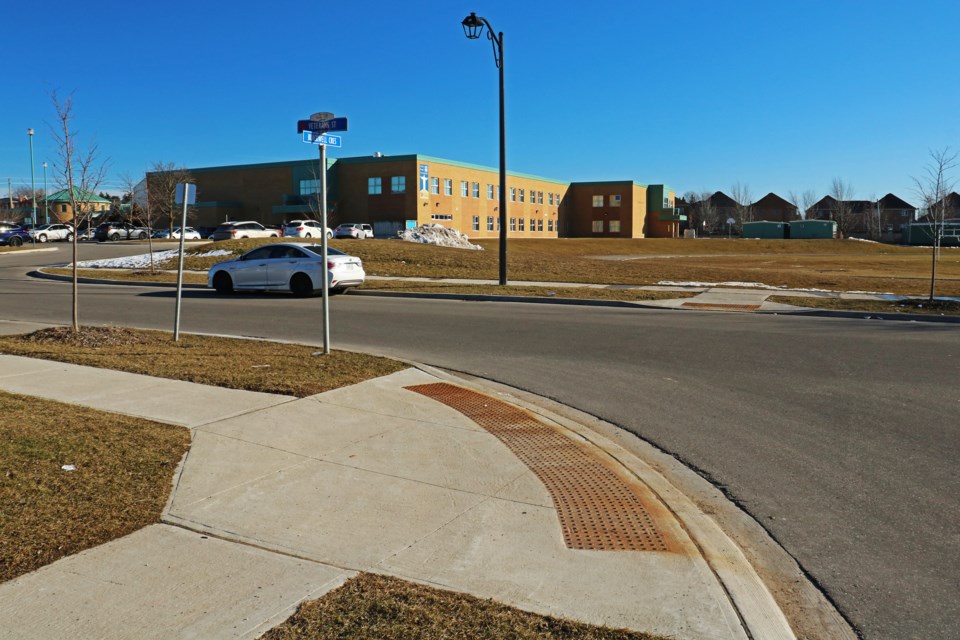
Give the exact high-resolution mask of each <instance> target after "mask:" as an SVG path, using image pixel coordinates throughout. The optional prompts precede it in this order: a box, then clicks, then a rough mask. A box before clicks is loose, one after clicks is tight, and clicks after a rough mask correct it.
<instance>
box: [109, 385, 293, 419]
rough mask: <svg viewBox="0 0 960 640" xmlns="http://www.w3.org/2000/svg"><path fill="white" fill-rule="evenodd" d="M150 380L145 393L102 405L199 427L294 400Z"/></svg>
mask: <svg viewBox="0 0 960 640" xmlns="http://www.w3.org/2000/svg"><path fill="white" fill-rule="evenodd" d="M128 375H130V374H128ZM150 380H152V381H153V384H151V385H150V387H149V388H148V389H144V390H143V392H142V393H139V394H136V395H125V396H121V397H117V396H116V395H113V394H111V395H110V396H107V397H106V398H105V399H106V400H108V403H107V404H105V405H104V406H102V407H99V408H103V409H104V410H107V411H116V412H119V413H127V414H130V415H136V416H142V417H144V418H149V419H151V420H157V421H159V422H166V423H169V424H179V425H183V426H185V427H197V426H199V425H203V424H207V423H208V422H213V421H216V420H224V419H226V418H230V417H233V416H238V415H241V414H244V413H247V412H250V411H256V410H258V409H263V408H266V407H272V406H275V405H278V404H283V403H286V402H290V401H291V400H292V399H293V398H292V397H291V396H283V395H279V394H273V393H258V392H255V391H242V390H238V389H225V388H223V387H211V386H207V385H198V384H194V383H192V382H184V381H182V380H164V379H160V378H150Z"/></svg>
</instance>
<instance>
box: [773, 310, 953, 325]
mask: <svg viewBox="0 0 960 640" xmlns="http://www.w3.org/2000/svg"><path fill="white" fill-rule="evenodd" d="M755 313H760V314H764V315H768V316H769V315H780V316H812V317H816V318H847V319H851V320H893V321H895V322H896V321H899V322H938V323H945V324H960V316H935V315H932V314H925V313H884V312H873V311H832V310H826V309H813V308H810V307H801V308H800V309H798V310H797V311H756V312H755Z"/></svg>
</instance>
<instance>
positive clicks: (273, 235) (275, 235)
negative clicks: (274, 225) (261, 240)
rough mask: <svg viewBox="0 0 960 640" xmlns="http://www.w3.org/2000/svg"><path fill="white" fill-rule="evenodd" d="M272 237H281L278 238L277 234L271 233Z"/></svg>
mask: <svg viewBox="0 0 960 640" xmlns="http://www.w3.org/2000/svg"><path fill="white" fill-rule="evenodd" d="M270 237H271V238H279V237H280V236H278V235H277V234H275V233H271V234H270Z"/></svg>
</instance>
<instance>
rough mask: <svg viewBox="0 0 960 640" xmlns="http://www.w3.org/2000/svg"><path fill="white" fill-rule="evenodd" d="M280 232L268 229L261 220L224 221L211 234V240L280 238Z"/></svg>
mask: <svg viewBox="0 0 960 640" xmlns="http://www.w3.org/2000/svg"><path fill="white" fill-rule="evenodd" d="M279 237H280V232H279V231H277V230H276V229H268V228H267V227H265V226H263V225H262V224H260V223H259V222H255V221H253V220H246V221H243V222H224V223H223V224H221V225H220V226H219V227H217V230H216V231H214V232H213V233H212V234H210V239H211V240H239V239H240V238H279Z"/></svg>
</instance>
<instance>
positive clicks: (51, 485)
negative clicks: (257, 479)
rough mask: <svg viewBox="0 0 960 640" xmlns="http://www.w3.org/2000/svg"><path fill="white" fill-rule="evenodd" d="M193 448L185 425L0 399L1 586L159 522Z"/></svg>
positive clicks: (17, 398) (20, 399)
mask: <svg viewBox="0 0 960 640" xmlns="http://www.w3.org/2000/svg"><path fill="white" fill-rule="evenodd" d="M189 444H190V432H189V431H188V430H187V429H184V428H183V427H174V426H170V425H163V424H157V423H154V422H150V421H148V420H141V419H138V418H131V417H128V416H120V415H116V414H111V413H104V412H101V411H94V410H93V409H85V408H83V407H77V406H73V405H65V404H60V403H58V402H51V401H49V400H39V399H36V398H28V397H25V396H18V395H11V394H8V393H3V392H0V467H2V471H0V473H2V475H0V581H4V580H10V579H11V578H15V577H16V576H19V575H23V574H25V573H28V572H30V571H33V570H35V569H38V568H39V567H41V566H43V565H45V564H49V563H51V562H53V561H55V560H58V559H59V558H62V557H64V556H68V555H70V554H73V553H77V552H78V551H82V550H83V549H89V548H90V547H94V546H96V545H99V544H103V543H104V542H108V541H110V540H113V539H114V538H118V537H120V536H124V535H126V534H128V533H132V532H133V531H136V530H137V529H140V528H141V527H144V526H146V525H148V524H152V523H154V522H157V520H159V518H160V513H161V512H162V510H163V507H164V505H165V504H166V501H167V497H168V496H169V494H170V488H171V480H172V478H173V474H174V471H175V470H176V467H177V464H178V463H179V462H180V459H181V458H182V457H183V454H184V453H186V451H187V447H188V446H189ZM63 465H74V466H75V467H76V469H75V470H74V471H65V470H64V469H62V468H61V467H62V466H63Z"/></svg>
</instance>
